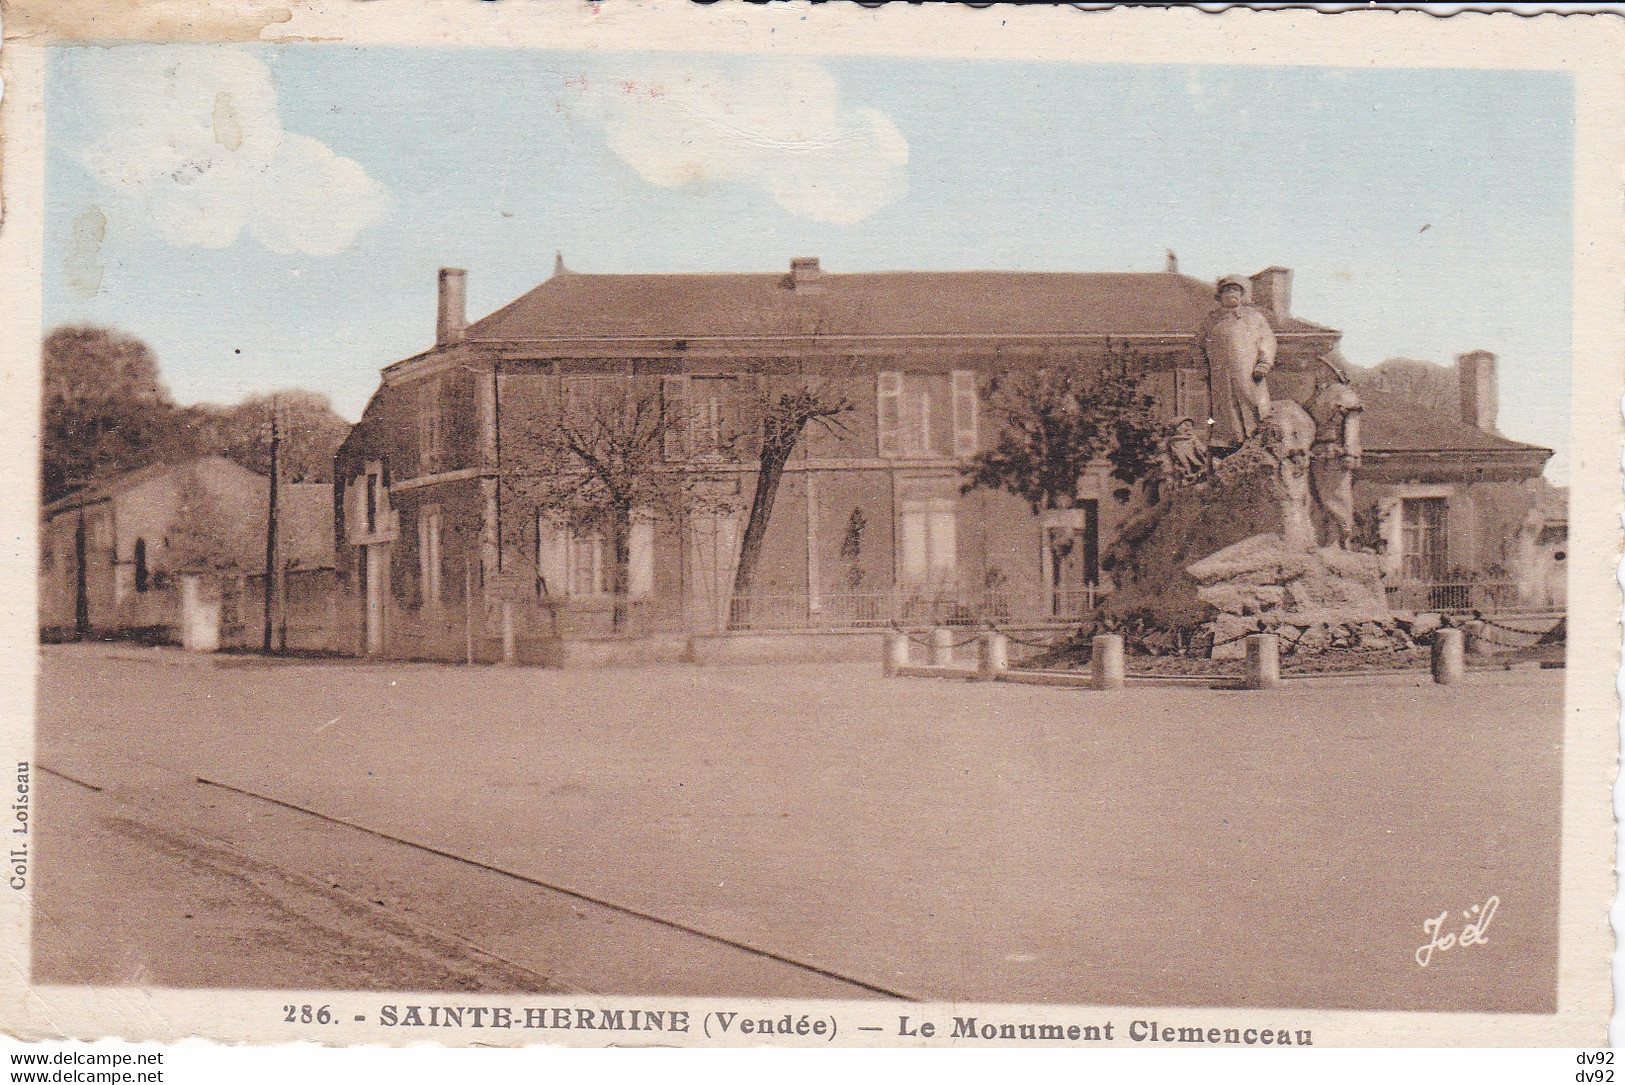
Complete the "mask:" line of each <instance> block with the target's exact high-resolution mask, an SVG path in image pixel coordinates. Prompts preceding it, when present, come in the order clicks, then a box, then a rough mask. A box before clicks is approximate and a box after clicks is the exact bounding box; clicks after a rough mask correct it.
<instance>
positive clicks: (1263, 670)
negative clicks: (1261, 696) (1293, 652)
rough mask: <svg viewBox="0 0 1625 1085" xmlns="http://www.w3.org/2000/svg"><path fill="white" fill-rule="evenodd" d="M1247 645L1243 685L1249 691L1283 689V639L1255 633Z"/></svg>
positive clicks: (1271, 634) (1272, 635)
mask: <svg viewBox="0 0 1625 1085" xmlns="http://www.w3.org/2000/svg"><path fill="white" fill-rule="evenodd" d="M1246 643H1247V663H1246V671H1245V672H1244V675H1243V678H1242V684H1243V685H1244V686H1246V687H1247V688H1248V689H1279V688H1281V638H1280V637H1277V636H1276V635H1275V634H1274V633H1254V634H1252V635H1251V636H1249V637H1248V638H1247V642H1246Z"/></svg>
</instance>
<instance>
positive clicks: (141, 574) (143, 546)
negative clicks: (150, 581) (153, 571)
mask: <svg viewBox="0 0 1625 1085" xmlns="http://www.w3.org/2000/svg"><path fill="white" fill-rule="evenodd" d="M135 590H136V591H138V592H144V591H146V590H147V540H146V539H137V540H136V541H135Z"/></svg>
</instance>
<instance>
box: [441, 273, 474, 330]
mask: <svg viewBox="0 0 1625 1085" xmlns="http://www.w3.org/2000/svg"><path fill="white" fill-rule="evenodd" d="M466 327H468V272H466V271H464V270H463V269H462V268H460V267H443V268H441V269H440V312H439V316H438V318H437V319H436V320H435V327H434V345H435V346H437V347H447V346H450V345H451V344H453V343H455V342H457V341H458V340H460V339H462V337H463V329H464V328H466Z"/></svg>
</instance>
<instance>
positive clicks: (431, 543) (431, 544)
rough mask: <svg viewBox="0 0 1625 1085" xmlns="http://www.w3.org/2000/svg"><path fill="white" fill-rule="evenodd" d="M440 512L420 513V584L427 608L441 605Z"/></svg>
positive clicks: (430, 510) (422, 511)
mask: <svg viewBox="0 0 1625 1085" xmlns="http://www.w3.org/2000/svg"><path fill="white" fill-rule="evenodd" d="M440 538H441V536H440V510H439V509H438V508H434V507H429V508H426V509H423V510H420V511H419V513H418V584H419V585H420V586H421V588H422V591H423V603H424V605H425V606H431V607H433V606H439V605H440V600H441V596H440Z"/></svg>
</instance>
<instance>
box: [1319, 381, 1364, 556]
mask: <svg viewBox="0 0 1625 1085" xmlns="http://www.w3.org/2000/svg"><path fill="white" fill-rule="evenodd" d="M1362 409H1363V408H1362V404H1361V403H1360V396H1359V393H1357V392H1356V391H1355V390H1354V388H1353V387H1352V386H1351V385H1350V384H1349V375H1348V372H1347V370H1345V369H1344V368H1343V366H1342V364H1341V363H1339V362H1338V360H1337V359H1336V358H1335V357H1333V356H1332V355H1329V354H1327V355H1322V356H1321V357H1320V358H1319V359H1318V361H1317V365H1316V369H1315V394H1314V397H1313V398H1312V399H1310V400H1309V416H1310V417H1311V418H1313V419H1314V420H1315V443H1314V444H1313V445H1312V446H1311V447H1310V450H1309V481H1310V484H1311V485H1312V486H1313V487H1314V493H1315V502H1316V504H1318V505H1319V506H1320V507H1321V508H1322V509H1324V510H1325V511H1326V515H1327V516H1328V517H1329V518H1330V520H1331V527H1332V536H1333V537H1332V538H1328V539H1327V540H1326V545H1328V546H1336V547H1337V548H1338V549H1340V550H1347V549H1348V548H1349V542H1350V540H1351V539H1352V538H1353V537H1354V472H1355V471H1356V470H1358V469H1359V466H1360V412H1361V410H1362Z"/></svg>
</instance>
